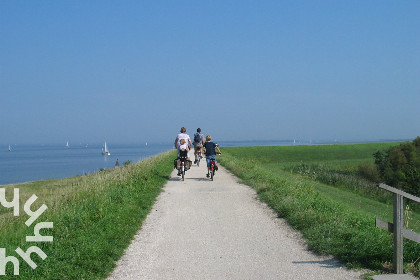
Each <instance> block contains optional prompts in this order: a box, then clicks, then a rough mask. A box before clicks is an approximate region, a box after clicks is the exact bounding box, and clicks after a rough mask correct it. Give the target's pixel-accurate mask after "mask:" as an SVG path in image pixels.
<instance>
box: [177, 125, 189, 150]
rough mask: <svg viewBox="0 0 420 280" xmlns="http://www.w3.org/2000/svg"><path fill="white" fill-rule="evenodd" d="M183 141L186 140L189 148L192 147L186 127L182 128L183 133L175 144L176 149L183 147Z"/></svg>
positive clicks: (178, 136)
mask: <svg viewBox="0 0 420 280" xmlns="http://www.w3.org/2000/svg"><path fill="white" fill-rule="evenodd" d="M181 139H185V142H186V143H187V145H188V147H191V146H192V143H191V138H190V136H189V135H188V134H187V129H186V128H185V127H181V133H179V134H178V135H177V136H176V138H175V142H174V146H175V149H178V147H179V146H181V144H180V141H181Z"/></svg>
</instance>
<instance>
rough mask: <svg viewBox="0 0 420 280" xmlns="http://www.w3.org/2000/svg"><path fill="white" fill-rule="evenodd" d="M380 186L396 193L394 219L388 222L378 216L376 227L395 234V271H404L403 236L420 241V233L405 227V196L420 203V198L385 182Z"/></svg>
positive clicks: (397, 272)
mask: <svg viewBox="0 0 420 280" xmlns="http://www.w3.org/2000/svg"><path fill="white" fill-rule="evenodd" d="M379 187H380V188H382V189H385V190H387V191H390V192H392V193H393V194H394V221H393V223H388V222H385V221H382V220H380V219H378V218H376V227H378V228H381V229H384V230H387V231H389V232H391V233H393V235H394V259H393V268H394V273H396V274H402V273H404V271H403V270H404V266H403V261H404V260H403V238H404V237H405V238H407V239H410V240H412V241H414V242H417V243H420V234H418V233H416V232H414V231H411V230H408V229H406V228H404V197H405V198H408V199H410V200H413V201H415V202H418V203H420V198H418V197H416V196H414V195H411V194H409V193H406V192H403V191H402V190H399V189H396V188H393V187H390V186H388V185H385V184H379Z"/></svg>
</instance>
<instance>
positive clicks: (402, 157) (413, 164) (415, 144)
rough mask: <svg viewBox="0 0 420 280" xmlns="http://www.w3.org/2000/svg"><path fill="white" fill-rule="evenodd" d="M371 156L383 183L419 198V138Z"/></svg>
mask: <svg viewBox="0 0 420 280" xmlns="http://www.w3.org/2000/svg"><path fill="white" fill-rule="evenodd" d="M373 156H374V158H375V164H376V166H377V169H378V171H379V173H380V178H381V180H382V181H383V182H385V183H386V184H388V185H391V186H393V187H396V188H399V189H402V190H404V191H406V192H409V193H411V194H413V195H416V196H420V136H419V137H417V138H416V139H414V140H413V141H412V142H407V143H404V144H401V145H399V146H396V147H391V148H389V149H388V150H386V151H377V152H376V153H375V154H374V155H373Z"/></svg>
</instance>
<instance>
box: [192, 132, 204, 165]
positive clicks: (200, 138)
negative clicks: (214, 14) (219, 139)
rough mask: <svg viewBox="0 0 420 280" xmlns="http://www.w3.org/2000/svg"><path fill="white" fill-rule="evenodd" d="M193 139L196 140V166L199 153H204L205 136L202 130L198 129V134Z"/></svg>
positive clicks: (194, 143)
mask: <svg viewBox="0 0 420 280" xmlns="http://www.w3.org/2000/svg"><path fill="white" fill-rule="evenodd" d="M193 139H194V142H193V145H194V156H195V160H194V164H196V163H197V161H198V159H197V157H198V151H200V152H201V153H203V144H204V135H203V134H202V133H201V128H197V132H196V133H195V134H194V138H193ZM200 157H201V155H200ZM201 158H202V157H201Z"/></svg>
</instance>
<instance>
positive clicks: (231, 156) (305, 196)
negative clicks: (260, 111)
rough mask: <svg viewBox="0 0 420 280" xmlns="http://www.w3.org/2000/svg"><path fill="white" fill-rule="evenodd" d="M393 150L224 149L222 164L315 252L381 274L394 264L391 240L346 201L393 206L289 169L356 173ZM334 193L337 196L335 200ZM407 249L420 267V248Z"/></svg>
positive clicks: (372, 147) (366, 212)
mask: <svg viewBox="0 0 420 280" xmlns="http://www.w3.org/2000/svg"><path fill="white" fill-rule="evenodd" d="M389 145H390V144H363V145H325V146H293V147H245V148H224V149H223V155H222V156H221V157H220V158H219V161H220V162H221V164H223V165H224V166H225V167H226V168H228V169H229V170H230V171H231V172H233V173H234V174H235V175H236V176H238V177H239V178H241V179H242V181H243V182H244V183H245V184H247V185H249V186H251V187H253V188H254V189H255V190H256V191H257V193H258V197H259V199H260V200H261V201H263V202H265V203H267V204H268V205H269V206H270V207H271V208H272V209H274V210H275V211H276V212H277V213H278V216H279V217H281V218H285V219H286V220H287V221H288V222H289V224H290V225H292V226H293V227H294V228H295V229H297V230H299V231H300V232H302V234H303V235H304V237H305V239H306V240H307V243H308V245H309V247H310V248H311V249H312V250H314V251H315V252H318V253H322V254H332V255H334V256H336V257H337V258H338V259H340V260H341V261H343V262H344V263H347V264H348V265H349V266H353V267H366V268H371V269H378V270H381V269H383V268H384V267H389V264H390V263H392V252H393V250H392V246H393V241H392V235H391V234H389V233H387V232H385V231H383V230H380V229H377V228H376V227H375V213H370V212H369V210H368V208H367V209H361V207H360V205H357V204H354V205H352V204H351V203H344V202H343V201H346V200H349V201H350V200H351V199H353V200H355V201H364V204H366V205H371V204H372V205H373V203H376V204H375V205H377V206H378V207H383V209H389V205H381V203H379V202H377V201H375V200H374V199H371V200H369V198H366V197H365V195H363V194H357V193H354V192H350V191H348V190H345V189H343V188H337V187H334V186H329V185H326V184H323V183H321V182H319V181H316V180H313V179H312V178H310V177H307V176H302V175H299V174H295V173H292V172H290V168H291V167H292V166H294V165H299V164H302V163H311V164H313V163H315V164H326V165H331V166H335V167H336V168H344V169H345V170H350V169H356V170H357V168H351V167H352V166H357V164H359V163H362V162H372V161H373V157H372V154H373V152H375V151H376V150H378V149H382V148H383V147H386V146H389ZM394 145H395V144H394ZM328 189H329V190H328ZM332 192H335V194H334V195H330V193H332ZM337 197H339V198H341V199H340V200H339V199H336V198H337ZM346 198H348V199H346ZM391 209H392V208H391ZM384 211H386V210H384ZM391 211H392V210H391ZM404 249H405V260H406V262H407V263H410V264H409V265H411V266H412V265H415V266H417V265H418V264H417V263H416V262H417V261H418V257H420V246H418V244H413V242H411V243H408V244H406V247H405V248H404ZM416 259H417V260H416ZM411 271H413V269H411ZM414 272H416V269H414Z"/></svg>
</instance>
